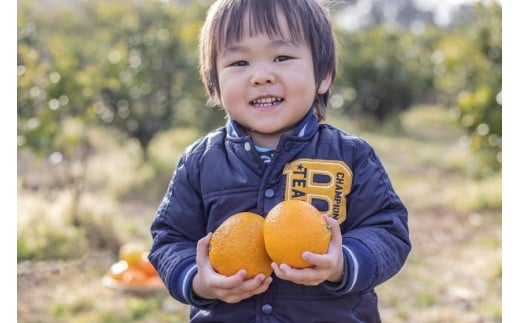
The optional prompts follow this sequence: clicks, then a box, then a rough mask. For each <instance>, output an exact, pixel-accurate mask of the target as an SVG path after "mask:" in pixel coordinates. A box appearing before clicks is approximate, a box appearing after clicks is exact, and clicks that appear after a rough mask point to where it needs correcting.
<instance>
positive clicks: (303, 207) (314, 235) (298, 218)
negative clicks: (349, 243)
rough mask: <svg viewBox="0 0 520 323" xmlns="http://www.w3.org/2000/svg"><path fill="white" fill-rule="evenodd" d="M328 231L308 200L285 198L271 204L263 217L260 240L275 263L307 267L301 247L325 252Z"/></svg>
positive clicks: (318, 213) (329, 233) (329, 237)
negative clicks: (262, 233) (262, 232)
mask: <svg viewBox="0 0 520 323" xmlns="http://www.w3.org/2000/svg"><path fill="white" fill-rule="evenodd" d="M331 235H332V234H331V231H330V228H329V227H328V225H327V222H326V221H325V219H323V216H322V215H321V214H320V212H319V211H318V210H317V209H316V208H315V207H314V206H313V205H312V204H310V203H307V202H305V201H300V200H286V201H282V202H280V203H278V204H277V205H275V207H274V208H272V209H271V211H269V213H268V214H267V216H266V217H265V221H264V242H265V249H266V251H267V254H268V255H269V257H270V258H271V259H272V260H273V261H274V262H276V263H277V264H281V263H284V264H287V265H289V266H291V267H293V268H299V269H301V268H308V267H311V264H310V263H308V262H306V261H305V260H303V259H302V253H303V252H304V251H311V252H314V253H320V254H322V253H325V252H327V248H328V246H329V242H330V239H331Z"/></svg>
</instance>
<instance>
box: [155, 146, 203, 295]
mask: <svg viewBox="0 0 520 323" xmlns="http://www.w3.org/2000/svg"><path fill="white" fill-rule="evenodd" d="M188 156H190V158H194V156H193V155H189V154H187V153H185V154H183V155H182V156H181V159H180V160H179V163H178V164H177V167H176V169H175V172H174V174H173V176H172V179H171V181H170V183H169V185H168V189H167V191H166V194H165V196H164V198H163V200H162V202H161V204H160V206H159V208H158V210H157V214H156V217H155V218H154V220H153V222H152V225H151V234H152V238H153V243H152V247H151V249H150V253H149V259H150V262H151V263H152V264H153V265H154V266H155V268H156V269H157V272H158V273H159V275H160V277H161V278H162V280H163V281H164V283H165V285H166V287H167V288H168V290H169V292H170V294H171V295H172V296H173V297H174V298H175V299H177V300H178V301H180V302H183V303H185V304H190V303H193V302H194V299H193V295H192V293H191V282H192V280H193V277H194V276H195V273H196V272H197V265H196V261H195V256H196V250H197V241H198V240H199V239H201V238H202V237H204V236H205V235H206V223H205V221H204V209H203V204H202V200H201V197H200V189H199V188H200V185H199V179H198V172H197V162H196V161H191V160H189V158H188ZM199 305H200V304H199Z"/></svg>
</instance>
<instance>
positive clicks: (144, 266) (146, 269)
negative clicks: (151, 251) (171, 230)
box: [135, 251, 158, 276]
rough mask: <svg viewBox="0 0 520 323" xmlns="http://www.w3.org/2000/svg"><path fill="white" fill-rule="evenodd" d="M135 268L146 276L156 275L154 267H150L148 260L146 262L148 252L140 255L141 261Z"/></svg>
mask: <svg viewBox="0 0 520 323" xmlns="http://www.w3.org/2000/svg"><path fill="white" fill-rule="evenodd" d="M135 267H136V268H138V269H139V270H141V271H142V272H143V273H145V274H146V275H147V276H156V275H158V273H157V271H156V270H155V267H154V266H153V265H152V263H151V262H150V260H148V251H146V252H143V254H142V255H141V259H140V260H139V261H138V262H137V264H136V265H135Z"/></svg>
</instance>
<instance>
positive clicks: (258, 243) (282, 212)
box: [209, 200, 331, 279]
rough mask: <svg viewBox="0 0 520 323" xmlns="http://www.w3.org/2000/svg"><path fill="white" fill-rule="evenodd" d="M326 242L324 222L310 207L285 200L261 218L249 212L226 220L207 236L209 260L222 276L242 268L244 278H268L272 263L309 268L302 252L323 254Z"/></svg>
mask: <svg viewBox="0 0 520 323" xmlns="http://www.w3.org/2000/svg"><path fill="white" fill-rule="evenodd" d="M330 239H331V231H330V228H329V226H328V224H327V222H326V221H325V219H323V216H322V215H321V214H320V213H319V211H318V210H317V209H316V208H315V207H314V206H313V205H312V204H310V203H307V202H305V201H300V200H286V201H282V202H280V203H278V204H277V205H276V206H275V207H274V208H273V209H271V211H269V213H268V214H267V215H266V217H265V219H264V218H263V217H262V216H260V215H258V214H256V213H252V212H240V213H237V214H234V215H232V216H231V217H229V218H227V219H226V220H225V221H224V222H223V223H222V224H221V225H220V226H219V227H218V228H217V229H216V230H215V232H214V233H213V236H212V237H211V240H210V243H209V245H210V247H209V261H210V263H211V265H212V267H213V268H214V269H215V271H217V272H218V273H220V274H222V275H226V276H231V275H234V274H235V273H236V272H237V271H238V270H240V269H246V271H247V278H248V279H249V278H252V277H254V276H255V275H257V274H259V273H263V274H265V275H267V276H269V275H271V274H272V272H273V269H272V268H271V262H273V261H274V262H275V263H278V264H281V263H284V264H287V265H289V266H291V267H293V268H308V267H310V266H311V264H309V263H308V262H306V261H305V260H303V259H302V257H301V256H302V253H303V251H305V250H307V251H311V252H314V253H325V252H326V251H327V248H328V245H329V241H330Z"/></svg>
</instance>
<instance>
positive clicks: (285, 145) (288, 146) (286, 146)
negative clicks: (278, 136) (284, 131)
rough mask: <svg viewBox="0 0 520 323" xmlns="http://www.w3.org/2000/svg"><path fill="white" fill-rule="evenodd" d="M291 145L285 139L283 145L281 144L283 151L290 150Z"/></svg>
mask: <svg viewBox="0 0 520 323" xmlns="http://www.w3.org/2000/svg"><path fill="white" fill-rule="evenodd" d="M292 147H293V143H292V142H291V141H287V142H286V143H285V144H284V145H283V149H284V150H285V151H289V150H291V149H292Z"/></svg>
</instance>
